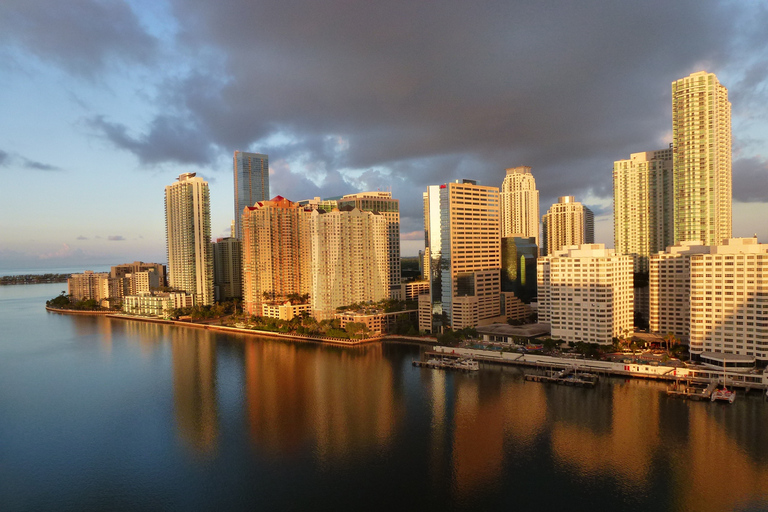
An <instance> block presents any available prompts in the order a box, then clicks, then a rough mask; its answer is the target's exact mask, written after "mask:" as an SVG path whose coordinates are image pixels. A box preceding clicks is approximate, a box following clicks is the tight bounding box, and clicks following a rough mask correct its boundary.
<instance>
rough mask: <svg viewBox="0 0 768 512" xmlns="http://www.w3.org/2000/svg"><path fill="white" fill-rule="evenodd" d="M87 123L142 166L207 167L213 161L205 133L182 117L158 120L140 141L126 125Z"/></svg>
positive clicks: (100, 120) (99, 118)
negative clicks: (173, 162)
mask: <svg viewBox="0 0 768 512" xmlns="http://www.w3.org/2000/svg"><path fill="white" fill-rule="evenodd" d="M87 123H88V124H89V125H90V126H91V127H92V128H94V129H96V130H97V132H99V133H100V134H102V135H103V136H104V137H106V138H107V139H108V140H109V141H110V142H112V144H114V145H115V146H117V147H118V148H121V149H125V150H127V151H131V152H132V153H134V154H135V155H136V156H137V157H138V158H139V160H140V161H141V163H143V164H149V165H151V164H157V163H159V162H165V161H176V162H179V163H184V164H187V163H207V162H209V161H210V158H211V145H210V142H209V140H208V139H207V138H206V137H205V135H204V130H202V129H200V128H199V127H197V126H195V124H194V122H192V121H189V120H186V119H182V118H179V117H175V116H167V115H162V116H158V117H156V118H155V119H154V121H152V124H151V126H150V128H149V131H148V133H146V134H144V135H141V136H138V137H134V136H131V135H129V134H128V129H127V128H126V127H125V126H124V125H122V124H120V123H112V122H109V121H107V120H105V119H104V118H103V117H102V116H96V117H92V118H90V119H88V120H87Z"/></svg>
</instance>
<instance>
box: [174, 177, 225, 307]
mask: <svg viewBox="0 0 768 512" xmlns="http://www.w3.org/2000/svg"><path fill="white" fill-rule="evenodd" d="M165 234H166V243H167V248H168V285H169V286H170V287H171V288H174V289H175V290H176V291H183V292H186V293H188V294H190V295H192V296H193V297H194V301H195V304H196V305H209V304H213V299H214V297H213V250H212V244H211V207H210V198H209V191H208V183H207V182H206V181H204V180H203V179H202V178H198V177H196V176H195V173H193V172H191V173H185V174H182V175H180V176H179V178H178V181H177V182H176V183H174V184H173V185H168V186H167V187H165Z"/></svg>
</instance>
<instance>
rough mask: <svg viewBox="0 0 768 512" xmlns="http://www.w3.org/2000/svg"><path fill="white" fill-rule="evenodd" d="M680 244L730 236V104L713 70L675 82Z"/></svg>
mask: <svg viewBox="0 0 768 512" xmlns="http://www.w3.org/2000/svg"><path fill="white" fill-rule="evenodd" d="M672 141H673V146H674V156H673V161H674V164H673V165H674V173H675V243H679V242H684V241H701V242H703V243H704V245H719V244H721V243H722V242H723V240H725V239H729V238H731V196H732V192H731V103H730V102H729V101H728V90H727V89H726V88H725V87H724V86H723V85H721V84H720V82H719V81H718V80H717V77H716V76H715V75H714V74H713V73H707V72H705V71H699V72H697V73H693V74H692V75H690V76H687V77H685V78H681V79H679V80H675V81H674V82H672Z"/></svg>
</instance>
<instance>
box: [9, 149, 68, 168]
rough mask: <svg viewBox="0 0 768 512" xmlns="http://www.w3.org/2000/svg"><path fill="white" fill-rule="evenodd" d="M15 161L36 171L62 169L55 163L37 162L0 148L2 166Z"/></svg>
mask: <svg viewBox="0 0 768 512" xmlns="http://www.w3.org/2000/svg"><path fill="white" fill-rule="evenodd" d="M14 163H19V164H21V166H22V167H24V168H25V169H32V170H36V171H61V170H62V169H61V168H60V167H56V166H55V165H49V164H44V163H42V162H36V161H34V160H30V159H29V158H25V157H23V156H21V155H18V154H15V153H14V154H11V153H8V152H6V151H3V150H0V166H3V167H6V166H9V165H12V164H14Z"/></svg>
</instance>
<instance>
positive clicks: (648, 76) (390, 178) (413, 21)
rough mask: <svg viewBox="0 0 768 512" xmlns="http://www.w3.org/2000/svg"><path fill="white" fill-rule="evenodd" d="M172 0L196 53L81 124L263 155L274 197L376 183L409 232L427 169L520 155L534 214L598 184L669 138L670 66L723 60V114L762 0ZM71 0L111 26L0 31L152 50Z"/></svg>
mask: <svg viewBox="0 0 768 512" xmlns="http://www.w3.org/2000/svg"><path fill="white" fill-rule="evenodd" d="M170 3H171V5H172V8H173V15H174V16H175V18H176V19H175V21H176V22H177V25H178V27H179V31H178V33H177V35H176V40H175V43H174V44H175V46H176V49H175V51H177V52H179V54H182V53H183V55H184V56H188V55H200V56H201V57H199V58H197V60H196V61H194V62H193V64H194V65H191V66H189V68H190V69H192V70H193V71H191V72H189V73H187V74H186V75H185V74H184V73H179V72H172V73H171V72H169V73H167V74H166V75H164V76H165V77H164V78H163V79H162V82H161V83H160V85H159V86H158V87H157V90H159V91H160V92H159V93H158V97H157V98H156V103H157V106H158V112H160V113H159V114H158V115H157V116H156V118H155V119H154V120H153V121H151V122H149V123H148V125H147V127H146V128H145V129H144V130H140V132H139V133H130V132H129V130H128V128H127V125H126V124H125V123H124V122H123V121H121V120H119V119H117V120H108V119H107V118H104V117H93V118H91V119H90V120H89V122H90V126H91V127H93V128H94V129H96V130H97V132H98V133H99V134H100V135H101V136H103V137H105V138H106V139H107V140H109V141H110V142H111V143H112V144H113V145H115V146H116V147H118V148H121V149H124V150H126V151H130V152H132V153H134V154H135V155H136V156H137V157H138V158H139V160H140V161H141V162H142V163H143V164H148V165H155V164H158V163H163V162H178V163H183V164H197V165H200V166H213V165H215V162H217V160H218V159H219V157H220V156H221V155H222V154H226V155H231V154H232V151H233V150H235V149H241V150H254V151H259V152H264V153H268V154H269V155H270V165H271V166H272V169H273V174H272V177H271V189H272V192H273V194H272V195H275V194H278V193H279V194H281V195H284V196H285V197H288V198H289V199H294V200H296V199H304V198H307V197H312V196H316V195H319V196H330V195H339V194H342V193H345V192H351V191H355V190H359V189H362V188H369V189H370V188H386V187H387V186H390V187H391V188H392V192H393V194H394V195H395V197H399V198H400V199H401V206H402V208H403V215H404V219H403V222H404V226H403V230H404V232H409V231H412V230H417V229H419V224H420V221H419V220H418V219H419V218H420V216H421V201H420V198H421V192H422V191H423V190H424V187H425V186H426V185H429V184H436V183H443V182H446V181H449V180H453V179H458V178H463V177H467V178H473V179H478V180H479V181H480V182H481V183H483V184H487V185H496V186H498V185H500V184H501V181H502V179H503V177H504V169H505V168H507V167H513V166H518V165H530V166H532V168H533V173H534V176H535V177H536V180H537V185H538V188H539V189H540V191H541V210H542V213H543V212H545V211H546V210H547V208H548V207H549V205H550V204H551V203H552V202H554V201H556V198H557V197H558V196H561V195H574V196H576V199H577V200H580V201H584V200H585V198H586V196H587V195H588V194H591V195H592V196H595V197H598V198H608V197H610V196H611V193H612V184H611V169H612V164H613V161H614V160H618V159H623V158H628V157H629V155H630V153H633V152H638V151H646V150H651V149H660V148H662V147H665V146H666V145H667V144H668V143H669V142H670V141H669V140H664V137H665V136H667V135H666V134H668V133H669V132H670V130H671V126H670V125H671V119H670V118H671V115H670V102H671V100H670V83H671V82H672V80H674V79H677V78H679V77H682V76H685V75H687V74H689V73H691V72H694V71H698V70H700V69H707V70H708V71H713V72H722V71H726V70H730V72H731V74H732V75H733V76H738V77H739V83H734V84H728V83H726V84H725V85H726V86H727V87H728V88H729V90H730V93H731V99H732V101H733V102H734V111H737V110H738V109H739V108H741V107H739V106H738V105H737V104H736V102H737V101H738V102H739V105H742V104H743V105H757V106H760V105H763V107H759V108H764V105H765V104H767V103H768V102H766V101H765V94H766V82H765V69H766V63H767V62H768V58H767V57H768V53H767V51H766V50H765V48H768V46H767V45H765V30H764V27H765V26H768V14H767V11H768V10H767V9H766V8H764V7H762V6H760V5H747V4H742V3H734V2H707V3H702V2H698V1H694V0H687V1H686V0H682V1H675V2H669V1H668V0H650V1H648V2H616V1H614V0H597V1H593V2H565V1H562V2H554V1H541V2H514V1H498V2H472V3H470V2H458V1H454V2H443V3H440V4H435V3H431V2H412V1H388V2H347V1H342V0H329V1H325V2H316V1H309V0H304V1H301V0H299V1H290V0H287V1H283V2H254V1H253V0H225V1H221V2H211V1H209V0H184V1H181V0H170ZM30 4H33V5H34V7H27V3H26V2H24V3H22V2H14V3H13V5H14V6H15V7H14V9H11V11H13V12H12V14H16V17H17V18H18V17H19V15H18V12H23V13H26V14H27V15H26V17H24V16H22V17H21V18H20V19H22V20H24V21H26V23H27V26H41V24H42V23H43V22H44V21H45V20H47V19H48V17H49V15H48V14H47V13H45V12H42V10H41V8H39V7H37V3H35V2H30ZM53 5H63V4H53ZM78 5H79V6H80V7H79V11H81V12H82V14H83V15H82V16H81V17H83V18H84V19H82V20H77V21H76V22H73V26H74V27H76V28H78V30H79V31H80V32H82V33H93V34H94V39H95V40H96V41H97V42H98V41H102V39H103V35H102V31H108V32H109V33H110V37H112V36H113V32H114V38H112V39H110V40H109V41H103V42H102V43H101V44H95V45H94V46H93V47H90V46H87V47H86V45H85V43H83V42H81V41H78V42H72V41H70V40H69V39H68V38H67V37H65V35H63V34H62V32H66V31H62V30H59V28H58V27H55V28H54V29H53V31H54V33H53V34H49V35H46V34H29V35H24V34H23V33H22V32H21V31H20V29H19V28H18V27H11V28H12V30H11V36H10V37H12V38H13V40H14V41H16V42H17V43H18V44H25V45H26V46H27V47H29V48H31V49H32V50H33V51H35V52H36V53H37V54H39V55H41V56H42V58H48V59H52V60H62V62H63V64H62V65H64V66H68V67H70V68H71V69H74V70H75V71H77V69H79V67H82V66H83V64H82V63H83V62H86V63H89V66H90V68H89V69H93V68H94V67H97V66H101V65H103V63H104V62H105V60H106V59H107V58H108V57H109V56H111V55H112V54H116V55H120V57H121V58H122V59H123V60H133V61H146V60H147V58H148V57H147V55H148V53H151V50H152V49H153V48H154V47H155V46H156V42H155V41H154V40H153V39H152V38H151V37H150V36H147V35H146V33H145V32H144V31H143V30H142V29H141V27H140V26H139V24H138V22H137V21H136V18H135V16H134V15H133V13H132V12H131V11H130V9H128V8H127V7H125V6H124V4H119V5H118V6H117V7H114V8H110V9H107V8H106V7H104V5H105V4H101V3H98V2H95V0H91V1H84V2H81V3H80V4H78ZM110 6H112V4H110ZM0 9H2V8H0ZM51 9H53V10H54V11H55V10H56V7H51ZM58 9H59V10H61V9H62V8H61V7H59V8H58ZM6 11H7V8H6ZM2 14H3V11H2V10H0V19H2ZM70 16H72V14H70V13H66V14H65V19H69V17H70ZM97 22H99V23H101V26H99V27H95V25H99V23H97ZM8 24H9V22H8V21H7V20H6V21H4V22H3V21H0V28H3V27H4V26H7V25H8ZM81 27H82V28H81ZM75 32H77V30H76V31H75ZM2 37H3V36H2V35H0V38H2ZM5 37H6V38H8V37H9V36H8V35H6V36H5ZM86 39H87V38H86ZM58 40H63V45H62V47H61V48H59V46H58V45H55V48H54V47H52V45H51V43H50V42H51V41H58ZM761 48H762V49H763V50H760V49H761ZM755 49H757V50H755ZM65 50H66V51H65ZM168 51H174V50H171V49H169V50H168ZM68 56H70V57H68ZM70 60H71V61H70ZM86 67H87V66H86ZM733 70H740V71H739V72H738V73H734V72H733ZM756 108H757V107H756ZM734 181H736V180H734ZM735 186H736V185H735ZM585 202H587V203H588V201H585ZM589 206H593V205H589Z"/></svg>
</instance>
